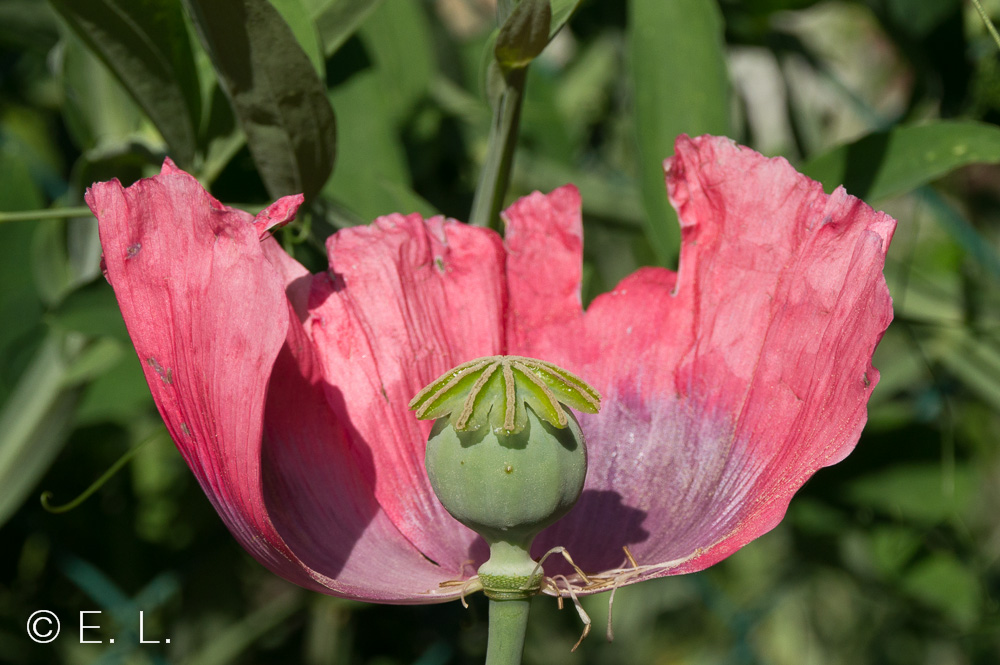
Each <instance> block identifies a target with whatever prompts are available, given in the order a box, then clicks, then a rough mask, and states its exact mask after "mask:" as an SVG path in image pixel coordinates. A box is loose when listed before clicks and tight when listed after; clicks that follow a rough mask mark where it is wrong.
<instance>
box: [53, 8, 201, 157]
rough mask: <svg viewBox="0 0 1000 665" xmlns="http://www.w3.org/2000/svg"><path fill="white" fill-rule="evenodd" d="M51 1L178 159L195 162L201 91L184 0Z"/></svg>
mask: <svg viewBox="0 0 1000 665" xmlns="http://www.w3.org/2000/svg"><path fill="white" fill-rule="evenodd" d="M49 1H50V3H51V4H52V6H53V7H54V8H55V9H56V11H58V12H59V14H60V15H61V16H62V17H63V19H64V20H65V21H66V23H67V24H68V25H69V26H70V27H71V28H72V29H73V31H74V32H75V33H76V34H77V35H78V36H79V37H80V38H81V39H83V41H84V42H85V43H86V44H87V46H88V47H89V48H90V50H91V51H93V52H94V53H95V54H97V55H98V56H99V57H100V58H101V60H102V61H103V62H104V63H105V64H106V65H107V66H108V68H109V69H110V70H111V71H112V72H114V74H115V76H117V77H118V79H119V80H120V81H121V83H122V84H123V85H124V86H125V88H126V89H127V90H128V91H129V93H130V94H131V95H132V97H133V98H134V99H135V101H136V102H137V103H138V104H139V106H141V107H142V109H143V110H144V111H145V112H146V114H147V115H148V116H149V118H150V119H151V120H152V121H153V124H154V125H156V128H157V129H158V130H159V131H160V134H162V135H163V138H164V140H165V141H166V142H167V145H168V146H169V149H170V152H171V154H172V155H173V157H174V158H175V160H176V161H177V162H178V163H179V164H181V165H188V164H190V163H191V162H192V161H193V159H194V155H195V150H196V147H197V134H198V124H199V115H200V112H201V101H200V96H201V95H200V92H199V86H198V74H197V69H196V68H195V64H194V56H193V54H192V50H191V44H190V41H189V40H188V33H187V27H186V25H185V23H184V15H183V12H182V11H181V6H180V3H179V2H178V1H177V0H49Z"/></svg>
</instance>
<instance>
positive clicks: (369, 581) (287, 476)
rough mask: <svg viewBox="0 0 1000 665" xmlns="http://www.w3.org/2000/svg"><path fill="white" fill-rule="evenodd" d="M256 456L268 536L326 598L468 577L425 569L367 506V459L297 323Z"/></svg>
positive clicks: (400, 592)
mask: <svg viewBox="0 0 1000 665" xmlns="http://www.w3.org/2000/svg"><path fill="white" fill-rule="evenodd" d="M279 251H280V250H279ZM289 260H291V259H289ZM262 454H263V472H264V478H263V481H264V482H263V494H264V499H265V503H266V506H267V510H268V513H269V515H270V517H271V519H272V521H273V523H274V525H275V528H276V529H277V531H278V533H280V534H281V537H282V538H283V539H284V541H285V542H286V543H287V544H288V547H289V548H290V549H291V551H293V552H294V553H295V556H296V557H297V558H298V559H299V560H300V561H301V562H302V563H303V565H305V566H307V567H308V568H310V569H311V570H312V571H315V572H314V576H315V578H316V579H318V580H320V581H321V583H322V584H323V585H324V586H325V587H326V590H327V592H328V593H333V594H335V595H338V596H344V597H350V598H357V599H361V600H374V601H380V602H393V603H427V602H437V601H441V600H449V599H452V598H455V597H456V596H457V595H458V594H459V593H460V591H461V589H460V588H459V587H455V586H452V587H448V588H442V587H441V586H440V584H441V583H442V582H445V581H448V580H458V579H463V578H464V577H467V576H468V572H469V571H468V570H464V571H463V569H462V567H461V566H460V565H459V566H455V567H450V568H449V567H443V566H438V565H435V564H434V563H432V562H431V561H429V560H428V559H427V558H426V557H424V556H423V555H422V554H421V553H420V552H419V551H418V550H417V549H416V548H414V547H413V545H412V544H410V542H409V541H408V540H407V539H406V538H405V537H404V536H403V534H402V533H400V531H399V530H398V529H397V528H396V527H395V525H394V524H393V523H392V521H391V520H390V519H389V517H388V516H387V515H386V513H385V511H384V510H382V508H381V506H379V504H378V501H376V499H375V495H374V489H375V488H374V482H373V481H374V479H375V477H376V471H375V466H374V461H373V458H372V454H371V451H370V450H369V449H368V447H367V446H366V445H365V444H364V442H363V440H362V439H361V438H360V437H359V436H358V433H357V431H356V430H355V428H354V427H353V426H352V425H351V424H350V423H348V422H346V421H343V420H338V419H337V418H336V417H335V416H334V412H333V410H332V409H331V408H330V407H329V405H328V404H327V401H326V396H325V389H324V380H323V374H322V368H321V364H320V362H319V361H318V358H317V357H316V354H315V351H314V350H313V348H312V344H311V342H310V340H309V339H308V338H307V337H306V334H305V331H304V330H303V328H302V326H301V324H300V323H299V322H298V320H297V318H292V320H291V323H290V325H289V336H288V343H287V344H286V345H285V346H284V348H282V350H281V354H280V355H279V356H278V360H277V362H276V363H275V366H274V373H273V374H272V378H271V390H270V391H269V392H268V399H267V412H266V417H265V420H264V445H263V451H262Z"/></svg>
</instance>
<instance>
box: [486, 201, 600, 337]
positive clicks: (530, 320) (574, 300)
mask: <svg viewBox="0 0 1000 665" xmlns="http://www.w3.org/2000/svg"><path fill="white" fill-rule="evenodd" d="M503 218H504V220H505V222H506V227H507V228H506V236H505V244H506V247H507V287H508V290H509V293H510V295H509V298H510V309H509V310H508V313H507V344H508V345H509V346H510V347H512V348H520V349H524V348H527V347H528V344H529V342H528V340H529V339H530V338H531V337H533V336H537V333H538V331H539V330H540V329H542V328H546V327H548V326H552V325H560V324H563V323H565V322H567V321H571V320H573V319H575V318H577V317H579V316H580V314H581V313H582V312H583V305H582V304H581V302H580V280H581V278H582V276H583V262H582V260H581V259H582V257H583V224H582V222H581V217H580V192H579V191H577V189H576V187H574V186H572V185H566V186H564V187H560V188H559V189H557V190H555V191H553V192H552V193H551V194H548V195H545V194H540V193H539V192H535V193H534V194H530V195H529V196H526V197H524V198H522V199H519V200H518V201H515V202H514V203H513V204H512V205H511V206H510V207H509V208H507V210H505V211H504V213H503ZM527 355H530V354H527Z"/></svg>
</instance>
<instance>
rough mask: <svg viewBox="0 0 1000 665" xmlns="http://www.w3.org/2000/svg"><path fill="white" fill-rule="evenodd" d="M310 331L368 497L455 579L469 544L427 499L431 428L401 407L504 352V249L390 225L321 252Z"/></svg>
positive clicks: (467, 233)
mask: <svg viewBox="0 0 1000 665" xmlns="http://www.w3.org/2000/svg"><path fill="white" fill-rule="evenodd" d="M327 247H328V250H329V254H330V270H329V274H327V275H321V276H319V277H317V278H316V280H315V282H314V284H313V289H312V293H311V296H310V301H309V317H308V320H307V321H306V331H307V333H308V335H309V336H310V338H311V339H312V340H313V343H314V345H315V346H316V348H317V349H318V351H319V354H318V357H319V359H320V362H321V363H322V364H323V375H324V377H325V380H326V394H327V401H328V402H329V403H330V405H331V408H332V409H333V411H334V413H335V414H336V416H337V418H338V420H340V421H341V422H345V423H350V424H351V427H352V431H351V432H350V433H349V438H350V439H351V440H352V441H354V442H356V443H357V445H358V446H366V447H367V448H368V450H369V451H370V454H371V459H372V465H371V467H370V468H369V470H368V473H369V474H370V475H371V477H370V478H369V480H370V482H372V483H373V484H374V487H375V496H376V498H377V499H378V502H379V504H380V505H381V506H382V507H383V509H384V510H385V512H386V514H387V515H388V516H389V518H390V519H391V520H392V522H393V523H394V524H395V525H396V526H397V528H398V529H399V530H400V531H401V532H402V533H403V534H404V535H405V536H406V538H408V539H409V540H410V542H412V543H413V545H414V547H416V548H417V549H418V550H420V551H421V552H423V553H424V554H425V555H426V556H427V557H429V558H430V559H432V560H433V561H435V562H437V563H439V564H440V565H442V566H444V567H448V568H452V569H454V568H455V567H460V566H461V565H462V563H463V562H466V561H470V560H472V559H474V558H475V556H474V554H473V552H472V551H471V548H472V546H473V542H474V541H475V540H476V539H477V537H476V536H475V534H473V533H472V532H471V531H469V530H468V529H467V528H466V527H464V526H462V525H461V524H459V523H458V522H457V521H456V520H455V519H454V518H452V517H451V516H450V515H449V514H448V513H447V512H446V511H445V509H444V507H443V506H442V505H441V503H440V501H438V499H437V497H436V496H435V495H434V492H433V491H432V490H431V487H430V483H429V481H428V480H427V473H426V471H425V469H424V449H425V447H426V441H427V435H428V433H429V431H430V427H431V423H430V422H424V421H418V420H417V419H416V418H415V417H414V415H413V414H412V412H410V411H409V410H408V408H407V404H408V403H409V401H410V400H411V399H412V398H413V396H414V395H415V394H416V393H417V392H418V391H419V390H420V389H421V388H423V386H424V385H426V384H427V383H430V382H431V381H432V380H433V379H435V378H437V377H438V376H440V375H441V374H442V373H444V372H446V371H447V370H449V369H451V368H452V367H455V366H456V365H458V364H461V363H463V362H466V361H469V360H472V359H474V358H478V357H481V356H489V355H495V354H498V353H502V352H503V312H504V311H505V309H506V300H505V291H504V289H503V248H502V244H501V241H500V238H499V236H498V235H497V234H496V233H493V232H492V231H486V230H483V229H478V228H473V227H469V226H466V225H464V224H460V223H458V222H454V221H445V220H443V219H441V218H434V219H431V220H428V221H426V222H425V221H424V220H423V219H421V218H420V217H419V215H411V216H409V217H404V216H402V215H392V216H389V217H383V218H380V219H378V220H377V221H376V222H375V223H374V224H372V225H371V226H368V227H355V228H352V229H346V230H343V231H340V232H339V233H337V234H336V235H335V236H333V237H331V238H330V240H329V242H328V245H327Z"/></svg>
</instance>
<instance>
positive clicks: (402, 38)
mask: <svg viewBox="0 0 1000 665" xmlns="http://www.w3.org/2000/svg"><path fill="white" fill-rule="evenodd" d="M359 36H360V37H361V40H362V42H363V43H364V45H365V49H366V51H367V52H368V54H369V56H370V57H371V59H372V64H373V65H374V67H373V69H374V70H375V72H376V74H377V76H378V77H379V80H380V85H381V86H382V90H381V95H382V99H383V101H382V105H383V106H384V107H385V110H386V112H387V113H388V114H389V117H390V118H391V119H392V121H393V123H394V124H396V125H397V126H398V125H400V124H402V122H403V121H404V120H405V119H407V118H409V117H410V115H411V114H412V113H413V109H414V107H415V106H416V104H417V102H419V101H420V100H421V99H423V98H425V97H427V96H428V95H429V90H430V84H431V78H432V77H433V75H434V72H435V70H436V68H437V65H436V62H435V60H434V42H433V38H432V34H431V26H430V23H429V21H428V20H427V14H426V12H425V11H424V9H423V7H422V6H421V3H419V2H413V0H386V2H384V3H382V4H381V5H380V6H379V7H378V10H377V11H376V12H375V13H374V14H373V15H372V17H371V20H370V21H366V22H365V24H364V25H363V26H361V31H360V33H359ZM353 130H354V131H356V130H357V127H356V126H355V127H354V129H353Z"/></svg>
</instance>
